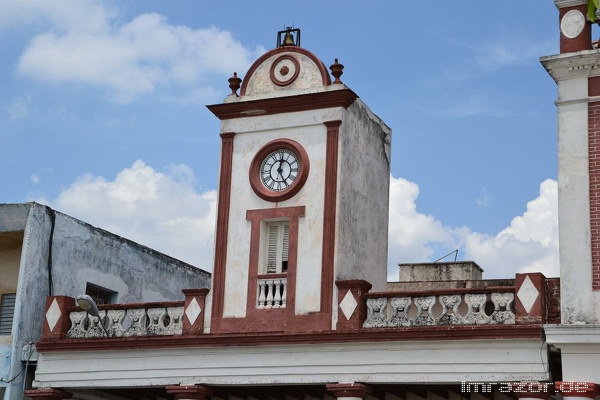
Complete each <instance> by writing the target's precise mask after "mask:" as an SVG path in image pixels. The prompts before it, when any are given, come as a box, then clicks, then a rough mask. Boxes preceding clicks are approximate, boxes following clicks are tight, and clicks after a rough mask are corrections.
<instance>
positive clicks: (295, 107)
mask: <svg viewBox="0 0 600 400" xmlns="http://www.w3.org/2000/svg"><path fill="white" fill-rule="evenodd" d="M357 98H358V96H357V95H356V93H354V92H353V91H352V90H350V89H341V90H332V91H327V92H317V93H308V94H301V95H297V96H288V97H273V98H269V99H262V100H250V101H237V102H232V103H222V104H213V105H210V106H206V107H207V108H208V109H209V110H210V111H211V112H212V113H213V114H215V115H216V116H217V117H218V118H219V119H220V120H226V119H233V118H244V117H255V116H262V115H270V114H281V113H287V112H296V111H308V110H317V109H323V108H331V107H344V108H348V107H350V106H351V105H352V103H354V101H355V100H356V99H357Z"/></svg>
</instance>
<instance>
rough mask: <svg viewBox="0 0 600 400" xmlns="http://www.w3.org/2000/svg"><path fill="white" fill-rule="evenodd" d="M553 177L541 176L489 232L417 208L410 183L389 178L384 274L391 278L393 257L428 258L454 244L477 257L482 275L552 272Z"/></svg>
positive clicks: (555, 212)
mask: <svg viewBox="0 0 600 400" xmlns="http://www.w3.org/2000/svg"><path fill="white" fill-rule="evenodd" d="M557 193H558V191H557V184H556V181H553V180H550V179H548V180H546V181H544V182H542V184H541V185H540V194H539V196H538V197H537V198H535V199H534V200H532V201H530V202H529V203H528V204H527V211H526V212H525V213H524V214H523V215H521V216H517V217H515V218H514V219H513V220H512V221H511V223H510V226H508V227H507V228H505V229H503V230H502V231H501V232H499V233H498V234H497V235H495V236H490V235H487V234H483V233H479V232H473V231H471V230H470V229H468V228H466V227H461V228H452V227H448V226H445V225H443V224H442V222H441V221H439V220H437V219H435V218H434V217H433V216H431V215H424V214H420V213H419V212H418V211H417V210H416V204H415V201H416V199H417V196H418V194H419V192H418V187H417V185H416V184H414V183H412V182H409V181H407V180H405V179H402V178H394V177H392V178H391V186H390V228H389V229H390V237H389V260H388V277H389V279H397V275H398V266H397V264H398V263H411V262H427V261H433V260H432V259H431V256H432V255H433V253H434V249H435V250H436V254H445V253H446V252H450V251H452V250H454V249H459V250H460V253H459V254H463V256H462V257H461V258H462V259H465V260H472V261H475V262H476V263H478V264H479V265H480V266H481V267H482V268H483V269H484V270H485V271H486V272H485V275H484V278H510V277H513V276H514V274H515V273H517V272H535V271H538V272H543V273H544V274H546V276H558V274H559V264H558V206H557V204H558V203H557V201H558V195H557Z"/></svg>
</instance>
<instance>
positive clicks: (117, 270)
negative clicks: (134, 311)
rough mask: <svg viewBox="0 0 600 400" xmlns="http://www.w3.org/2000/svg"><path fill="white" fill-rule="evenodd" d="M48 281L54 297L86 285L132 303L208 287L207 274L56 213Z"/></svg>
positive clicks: (179, 295)
mask: <svg viewBox="0 0 600 400" xmlns="http://www.w3.org/2000/svg"><path fill="white" fill-rule="evenodd" d="M52 283H53V294H54V295H63V294H64V295H69V296H73V295H76V294H81V293H85V288H86V285H87V284H88V283H91V284H94V285H96V286H100V287H103V288H106V289H109V290H112V291H115V292H117V299H116V302H117V303H131V302H138V301H144V302H148V301H165V300H183V298H184V297H183V294H182V293H181V289H187V288H200V287H210V274H209V273H207V272H205V271H202V270H200V269H198V268H194V267H193V266H191V265H189V264H186V263H184V262H182V261H179V260H176V259H174V258H172V257H169V256H166V255H164V254H162V253H159V252H157V251H154V250H152V249H150V248H148V247H145V246H142V245H140V244H137V243H135V242H132V241H130V240H127V239H124V238H122V237H120V236H117V235H114V234H112V233H109V232H107V231H104V230H101V229H97V228H94V227H92V226H91V225H89V224H86V223H84V222H82V221H79V220H77V219H75V218H71V217H69V216H67V215H65V214H61V213H58V212H57V213H56V223H55V227H54V234H53V239H52Z"/></svg>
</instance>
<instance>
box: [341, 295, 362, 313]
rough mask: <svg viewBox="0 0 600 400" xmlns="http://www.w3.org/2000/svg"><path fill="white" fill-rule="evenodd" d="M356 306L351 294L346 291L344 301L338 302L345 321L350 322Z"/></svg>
mask: <svg viewBox="0 0 600 400" xmlns="http://www.w3.org/2000/svg"><path fill="white" fill-rule="evenodd" d="M357 306H358V303H357V302H356V299H355V298H354V296H353V295H352V292H351V291H350V290H348V291H347V292H346V295H345V296H344V299H343V300H342V301H341V302H340V308H341V309H342V312H343V313H344V316H345V317H346V320H350V318H351V317H352V314H354V310H356V307H357Z"/></svg>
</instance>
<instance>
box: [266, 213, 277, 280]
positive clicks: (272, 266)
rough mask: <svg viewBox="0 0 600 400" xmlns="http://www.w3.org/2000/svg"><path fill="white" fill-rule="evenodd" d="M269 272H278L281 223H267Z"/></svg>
mask: <svg viewBox="0 0 600 400" xmlns="http://www.w3.org/2000/svg"><path fill="white" fill-rule="evenodd" d="M267 235H268V237H267V274H275V273H277V249H278V246H277V243H278V241H279V240H278V239H279V225H278V224H269V225H267Z"/></svg>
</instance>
